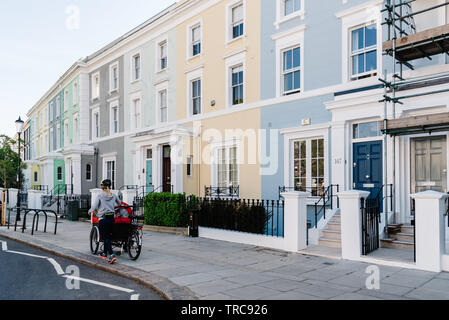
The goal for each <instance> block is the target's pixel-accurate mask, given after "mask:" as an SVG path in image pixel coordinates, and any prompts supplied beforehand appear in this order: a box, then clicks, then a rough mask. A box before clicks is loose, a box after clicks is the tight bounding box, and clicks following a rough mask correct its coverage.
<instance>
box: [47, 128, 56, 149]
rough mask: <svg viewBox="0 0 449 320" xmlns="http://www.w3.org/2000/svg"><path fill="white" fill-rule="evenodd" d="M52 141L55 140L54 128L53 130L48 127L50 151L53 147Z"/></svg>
mask: <svg viewBox="0 0 449 320" xmlns="http://www.w3.org/2000/svg"><path fill="white" fill-rule="evenodd" d="M54 142H55V140H54V130H53V128H50V141H49V146H48V147H49V151H50V152H51V151H53V149H54V145H53V144H54Z"/></svg>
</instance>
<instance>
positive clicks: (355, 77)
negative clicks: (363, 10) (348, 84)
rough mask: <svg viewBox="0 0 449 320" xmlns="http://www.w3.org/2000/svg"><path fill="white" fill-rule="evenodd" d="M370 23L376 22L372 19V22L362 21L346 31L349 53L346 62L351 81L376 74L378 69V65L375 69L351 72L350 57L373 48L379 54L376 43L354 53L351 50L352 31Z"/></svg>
mask: <svg viewBox="0 0 449 320" xmlns="http://www.w3.org/2000/svg"><path fill="white" fill-rule="evenodd" d="M371 25H376V23H375V22H374V21H373V23H363V24H361V25H358V26H354V27H352V28H350V29H349V30H348V33H349V53H348V55H349V61H348V64H349V76H350V80H351V81H357V80H359V79H358V78H360V77H364V76H368V75H372V76H373V77H375V76H376V75H378V70H379V68H378V67H377V68H376V69H375V70H371V71H365V72H361V73H357V74H355V75H353V74H352V71H353V70H352V58H353V57H354V56H357V55H359V54H366V53H368V52H371V51H374V50H376V56H378V55H379V52H378V51H377V44H376V46H371V47H364V48H363V49H360V50H359V51H357V52H356V53H353V52H352V32H353V31H355V30H358V29H362V28H363V29H365V28H366V27H368V26H371ZM376 32H377V25H376ZM377 60H379V59H377ZM376 66H377V63H376Z"/></svg>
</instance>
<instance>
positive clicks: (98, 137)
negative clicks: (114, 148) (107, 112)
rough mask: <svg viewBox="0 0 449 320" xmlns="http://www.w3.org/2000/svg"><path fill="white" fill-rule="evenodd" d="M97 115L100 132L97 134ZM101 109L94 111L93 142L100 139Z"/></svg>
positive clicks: (94, 109) (97, 108)
mask: <svg viewBox="0 0 449 320" xmlns="http://www.w3.org/2000/svg"><path fill="white" fill-rule="evenodd" d="M96 115H98V132H97V123H96ZM100 127H101V125H100V107H96V108H93V109H92V140H93V141H95V140H98V139H100V135H101V132H100Z"/></svg>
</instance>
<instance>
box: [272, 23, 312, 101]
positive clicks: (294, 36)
mask: <svg viewBox="0 0 449 320" xmlns="http://www.w3.org/2000/svg"><path fill="white" fill-rule="evenodd" d="M305 30H306V26H305V25H300V26H298V27H296V28H292V29H290V30H287V31H285V32H281V33H278V34H275V35H273V36H272V39H273V40H274V41H275V42H276V96H277V97H278V98H279V97H281V96H284V89H283V87H284V84H283V81H284V78H283V66H284V62H283V60H284V56H283V53H284V52H285V51H286V50H288V49H292V48H295V47H299V48H300V55H301V57H300V66H301V76H300V88H299V91H298V92H297V93H296V94H300V93H303V92H304V79H305V77H304V73H305V62H304V59H305V58H304V45H305V43H304V33H305Z"/></svg>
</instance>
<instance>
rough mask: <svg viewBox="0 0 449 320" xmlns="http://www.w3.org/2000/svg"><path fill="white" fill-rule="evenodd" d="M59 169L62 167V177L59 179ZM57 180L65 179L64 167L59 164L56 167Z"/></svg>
mask: <svg viewBox="0 0 449 320" xmlns="http://www.w3.org/2000/svg"><path fill="white" fill-rule="evenodd" d="M59 169H61V179H59ZM56 180H58V181H63V180H64V168H63V167H62V166H58V167H57V168H56Z"/></svg>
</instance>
